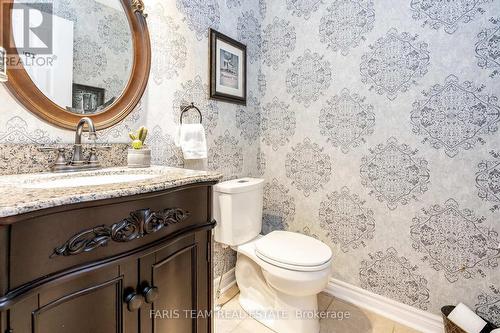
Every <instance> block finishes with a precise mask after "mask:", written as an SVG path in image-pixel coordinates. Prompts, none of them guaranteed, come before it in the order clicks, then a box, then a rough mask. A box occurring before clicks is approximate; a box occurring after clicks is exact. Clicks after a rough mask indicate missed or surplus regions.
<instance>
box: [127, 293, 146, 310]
mask: <svg viewBox="0 0 500 333" xmlns="http://www.w3.org/2000/svg"><path fill="white" fill-rule="evenodd" d="M125 302H126V303H127V309H128V310H129V311H130V312H134V311H137V310H139V309H140V307H141V306H142V304H144V296H142V295H140V294H137V293H136V292H135V291H132V292H130V293H129V294H128V295H127V296H125Z"/></svg>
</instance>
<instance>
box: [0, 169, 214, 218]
mask: <svg viewBox="0 0 500 333" xmlns="http://www.w3.org/2000/svg"><path fill="white" fill-rule="evenodd" d="M129 174H134V175H139V176H140V175H145V176H151V178H148V179H139V180H134V181H130V182H122V183H110V184H106V185H91V186H78V187H59V188H56V187H51V188H32V187H34V186H35V187H36V186H37V184H42V185H43V183H47V182H60V183H61V184H63V183H64V182H66V183H67V182H68V181H70V180H69V179H74V178H75V177H87V178H88V177H89V176H90V177H91V176H113V175H129ZM138 178H141V177H138ZM221 179H222V175H221V174H218V173H215V172H207V171H196V170H188V169H178V168H170V167H163V166H152V167H150V168H147V169H129V168H126V167H118V168H107V169H101V170H94V171H85V172H76V173H64V174H54V173H32V174H23V175H9V176H0V218H2V217H9V216H14V215H19V214H24V213H29V212H33V211H37V210H41V209H46V208H51V207H56V206H62V205H67V204H74V203H80V202H87V201H95V200H103V199H110V198H117V197H124V196H131V195H136V194H143V193H150V192H156V191H162V190H166V189H171V188H174V187H179V186H182V185H188V184H195V183H201V182H213V181H220V180H221Z"/></svg>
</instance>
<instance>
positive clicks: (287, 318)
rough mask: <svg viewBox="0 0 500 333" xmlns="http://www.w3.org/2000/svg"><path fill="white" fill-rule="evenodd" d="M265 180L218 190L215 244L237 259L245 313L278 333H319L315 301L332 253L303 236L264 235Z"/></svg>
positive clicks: (327, 274)
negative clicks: (229, 251)
mask: <svg viewBox="0 0 500 333" xmlns="http://www.w3.org/2000/svg"><path fill="white" fill-rule="evenodd" d="M263 195H264V180H263V179H254V178H243V179H235V180H231V181H227V182H223V183H219V184H217V185H216V186H214V196H213V213H214V217H215V219H216V221H217V226H216V229H215V240H216V241H217V242H219V243H222V244H225V245H227V246H230V247H231V248H233V249H234V250H235V251H236V252H237V253H238V257H237V262H236V282H237V283H238V287H239V289H240V296H239V301H240V305H241V307H242V308H243V309H244V310H245V311H246V312H247V313H248V314H249V315H250V316H252V317H253V318H254V319H256V320H257V321H259V322H261V323H262V324H264V325H265V326H267V327H269V328H270V329H272V330H274V331H276V332H278V333H317V332H319V317H318V302H317V295H318V294H319V293H320V292H321V291H322V290H324V289H325V287H326V285H327V283H328V280H329V278H330V275H331V263H332V251H331V249H330V247H328V246H327V245H326V244H324V243H322V242H321V241H319V240H316V239H314V238H312V237H308V236H305V235H302V234H298V233H294V232H287V231H273V232H271V233H269V234H267V235H265V236H262V235H260V232H261V228H262V208H263Z"/></svg>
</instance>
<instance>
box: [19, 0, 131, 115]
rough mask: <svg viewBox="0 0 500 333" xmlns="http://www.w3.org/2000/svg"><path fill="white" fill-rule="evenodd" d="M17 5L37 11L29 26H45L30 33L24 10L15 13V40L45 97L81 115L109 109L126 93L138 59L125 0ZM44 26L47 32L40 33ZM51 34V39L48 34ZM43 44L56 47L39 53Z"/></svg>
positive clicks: (40, 0) (27, 0)
mask: <svg viewBox="0 0 500 333" xmlns="http://www.w3.org/2000/svg"><path fill="white" fill-rule="evenodd" d="M14 3H15V8H19V9H26V8H28V9H31V11H30V12H31V14H30V15H29V16H28V17H29V20H30V22H29V26H30V27H39V31H34V32H33V31H30V32H29V34H28V35H27V34H26V31H25V27H26V24H25V23H24V21H23V20H24V17H23V11H22V10H17V11H16V10H14V11H13V14H12V15H13V17H12V22H13V23H12V24H13V35H14V42H15V43H16V46H17V48H18V51H19V55H20V57H21V59H22V62H23V64H24V67H25V69H26V71H27V73H28V75H29V76H30V78H31V80H32V81H33V82H34V83H35V85H36V86H37V87H38V89H40V91H41V92H42V93H43V94H45V96H47V97H48V98H50V99H51V100H52V101H53V102H54V103H55V104H57V105H59V106H60V107H61V108H63V109H65V110H67V111H69V112H72V113H78V114H95V113H99V112H101V111H104V110H105V109H106V108H107V107H108V106H110V105H112V104H113V103H114V102H115V101H116V100H117V99H118V98H119V97H120V96H121V94H122V93H123V91H124V90H125V88H126V86H127V83H128V81H129V78H130V75H131V70H132V64H133V60H134V59H133V56H134V55H133V45H132V43H133V42H132V34H131V31H130V26H129V23H128V20H127V16H126V13H125V11H124V9H123V6H122V1H121V0H52V1H47V0H15V1H14ZM16 15H18V16H19V17H16ZM25 17H26V16H25ZM47 17H49V20H47V19H46V18H47ZM42 21H44V22H47V21H52V22H51V24H50V25H48V27H47V26H44V25H40V22H42ZM43 29H45V30H46V31H40V30H43ZM32 30H33V29H32ZM47 30H48V34H47ZM47 35H48V36H49V37H48V39H47V38H44V37H43V36H47ZM26 38H29V39H30V42H29V45H30V48H29V49H27V48H23V45H24V41H25V39H26ZM37 43H38V44H39V45H38V46H39V49H40V50H50V51H45V52H44V51H40V52H37V51H36V50H37V48H36V46H37ZM47 44H51V45H50V46H51V47H47V46H48V45H47ZM34 46H35V47H34ZM44 47H45V48H44ZM34 50H35V51H34ZM47 53H50V54H47Z"/></svg>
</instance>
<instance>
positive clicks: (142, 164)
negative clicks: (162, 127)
mask: <svg viewBox="0 0 500 333" xmlns="http://www.w3.org/2000/svg"><path fill="white" fill-rule="evenodd" d="M128 136H129V137H130V139H132V144H131V146H132V148H130V149H129V150H128V155H127V163H128V166H129V167H131V168H147V167H149V166H150V165H151V149H149V148H148V147H147V146H146V145H145V144H144V142H145V141H146V138H147V136H148V129H147V128H146V127H144V126H141V127H140V128H139V129H138V130H137V131H134V132H130V133H129V134H128Z"/></svg>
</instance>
